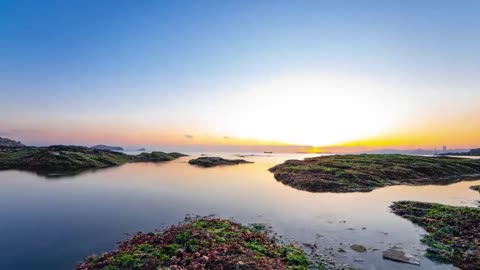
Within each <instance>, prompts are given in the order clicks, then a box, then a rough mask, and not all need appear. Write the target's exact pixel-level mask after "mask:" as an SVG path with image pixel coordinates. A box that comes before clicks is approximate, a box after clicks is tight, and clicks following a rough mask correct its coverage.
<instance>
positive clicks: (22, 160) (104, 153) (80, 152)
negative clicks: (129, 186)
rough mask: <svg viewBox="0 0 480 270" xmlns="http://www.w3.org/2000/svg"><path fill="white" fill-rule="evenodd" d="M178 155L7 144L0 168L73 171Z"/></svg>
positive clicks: (0, 155) (42, 172)
mask: <svg viewBox="0 0 480 270" xmlns="http://www.w3.org/2000/svg"><path fill="white" fill-rule="evenodd" d="M181 155H182V154H179V153H171V154H166V153H162V152H153V153H151V154H147V153H143V154H140V155H137V156H132V155H127V154H124V153H121V152H115V151H109V150H102V149H93V148H87V147H83V146H66V145H53V146H48V147H31V146H28V147H15V148H12V147H9V148H0V170H9V169H16V170H26V171H33V172H36V173H38V174H40V175H53V174H55V175H57V174H59V175H63V174H76V173H79V172H82V171H85V170H89V169H100V168H107V167H112V166H118V165H122V164H125V163H127V162H147V161H148V162H156V161H168V160H173V159H176V158H178V157H180V156H181Z"/></svg>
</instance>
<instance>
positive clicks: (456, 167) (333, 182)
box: [270, 154, 480, 192]
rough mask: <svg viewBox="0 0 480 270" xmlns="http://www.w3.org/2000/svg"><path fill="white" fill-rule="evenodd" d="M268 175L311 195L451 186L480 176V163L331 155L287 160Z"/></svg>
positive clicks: (405, 157) (394, 156)
mask: <svg viewBox="0 0 480 270" xmlns="http://www.w3.org/2000/svg"><path fill="white" fill-rule="evenodd" d="M270 172H272V173H273V174H274V177H275V179H277V180H278V181H280V182H282V183H284V184H286V185H289V186H292V187H294V188H297V189H301V190H307V191H311V192H354V191H361V192H366V191H372V190H374V189H375V188H379V187H384V186H391V185H400V184H406V185H427V184H450V183H454V182H456V181H459V180H461V179H465V178H470V179H475V177H479V176H480V160H475V159H464V158H450V157H422V156H407V155H391V154H383V155H377V154H369V155H366V154H365V155H332V156H321V157H313V158H306V159H304V160H287V161H285V162H284V163H282V164H279V165H277V166H275V167H273V168H270Z"/></svg>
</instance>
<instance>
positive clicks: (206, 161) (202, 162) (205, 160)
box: [188, 157, 253, 168]
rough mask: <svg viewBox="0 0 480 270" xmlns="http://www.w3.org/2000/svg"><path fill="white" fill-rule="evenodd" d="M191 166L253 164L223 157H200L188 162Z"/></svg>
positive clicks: (207, 166)
mask: <svg viewBox="0 0 480 270" xmlns="http://www.w3.org/2000/svg"><path fill="white" fill-rule="evenodd" d="M188 163H189V164H191V165H195V166H200V167H205V168H209V167H215V166H222V165H238V164H242V163H253V162H251V161H246V160H244V159H224V158H221V157H199V158H196V159H192V160H190V161H188Z"/></svg>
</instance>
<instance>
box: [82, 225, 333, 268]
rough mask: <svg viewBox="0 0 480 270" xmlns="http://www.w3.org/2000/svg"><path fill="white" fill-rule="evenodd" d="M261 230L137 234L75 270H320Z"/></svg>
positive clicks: (202, 228) (198, 228)
mask: <svg viewBox="0 0 480 270" xmlns="http://www.w3.org/2000/svg"><path fill="white" fill-rule="evenodd" d="M319 263H321V262H316V263H314V262H313V261H312V260H311V259H310V258H309V257H308V256H307V255H306V253H305V252H304V251H303V250H302V249H301V248H298V247H296V246H294V245H286V244H283V243H281V242H280V241H278V240H277V239H275V238H274V237H272V236H271V235H270V234H268V233H267V232H266V231H264V230H262V226H243V225H240V224H238V223H235V222H232V221H229V220H223V219H197V220H192V221H190V222H188V223H185V224H179V225H176V226H172V227H170V228H169V229H166V230H165V231H163V232H155V233H137V234H135V235H134V236H133V238H132V239H131V240H129V241H126V242H123V243H120V245H119V247H118V249H116V250H114V251H111V252H108V253H104V254H102V255H98V256H91V257H89V258H87V259H86V261H85V262H83V263H82V264H80V265H79V266H78V267H77V270H93V269H109V270H113V269H117V270H119V269H144V270H153V269H258V270H260V269H262V270H263V269H296V270H307V269H325V268H323V266H321V265H319Z"/></svg>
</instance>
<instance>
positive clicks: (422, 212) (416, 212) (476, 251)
mask: <svg viewBox="0 0 480 270" xmlns="http://www.w3.org/2000/svg"><path fill="white" fill-rule="evenodd" d="M391 209H392V211H393V212H394V213H395V214H397V215H399V216H401V217H403V218H406V219H408V220H410V221H411V222H413V223H415V224H417V225H419V226H421V227H422V228H424V229H425V231H427V232H428V234H427V235H425V236H424V237H423V239H422V242H424V243H425V244H426V245H428V246H430V247H431V248H429V249H428V250H427V253H426V256H427V257H429V258H431V259H433V260H436V261H440V262H444V263H451V264H453V265H455V266H457V267H459V268H460V269H466V270H474V269H480V226H479V224H480V208H473V207H456V206H447V205H441V204H435V203H423V202H410V201H401V202H395V203H393V205H392V206H391Z"/></svg>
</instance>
